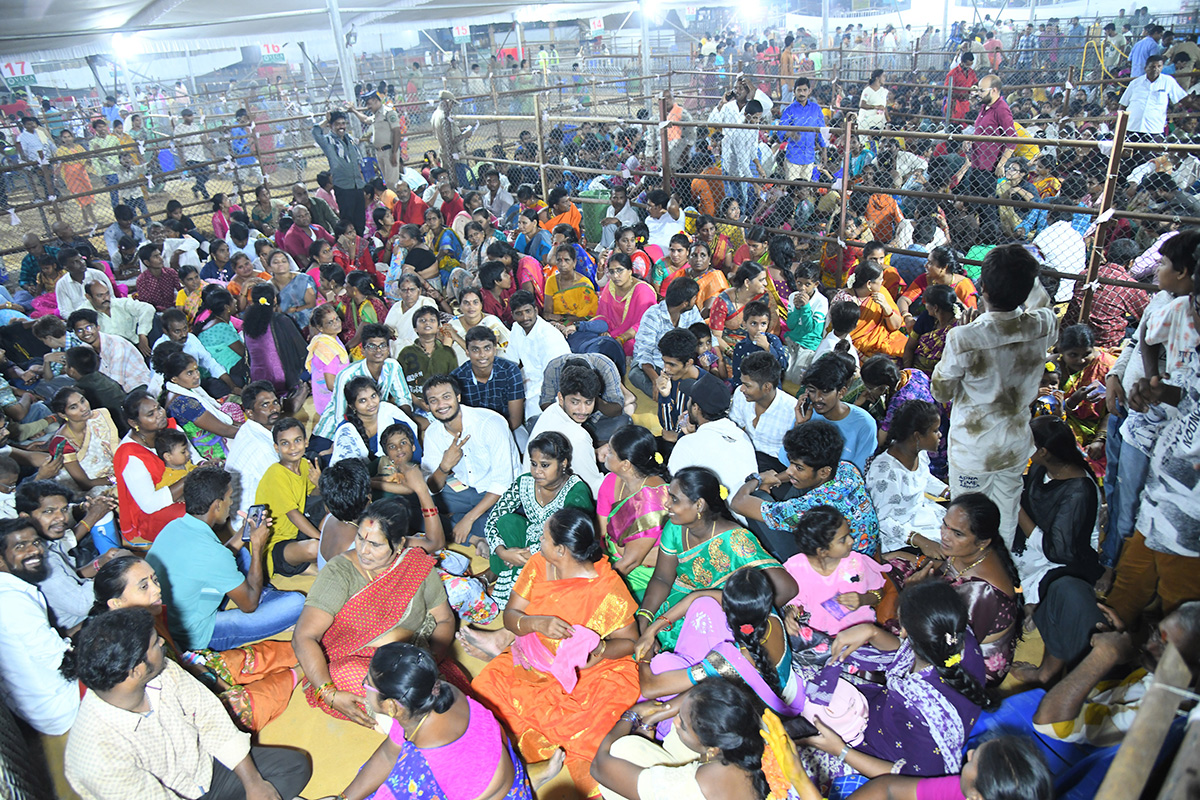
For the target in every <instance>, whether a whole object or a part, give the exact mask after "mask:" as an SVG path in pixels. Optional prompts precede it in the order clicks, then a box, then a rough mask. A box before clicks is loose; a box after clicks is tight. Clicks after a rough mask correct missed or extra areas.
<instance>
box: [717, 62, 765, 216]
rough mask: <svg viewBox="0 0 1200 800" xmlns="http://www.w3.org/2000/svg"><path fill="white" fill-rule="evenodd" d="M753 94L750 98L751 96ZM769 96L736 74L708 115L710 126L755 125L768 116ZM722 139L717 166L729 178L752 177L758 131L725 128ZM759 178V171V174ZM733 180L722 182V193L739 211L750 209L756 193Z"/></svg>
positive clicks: (756, 156)
mask: <svg viewBox="0 0 1200 800" xmlns="http://www.w3.org/2000/svg"><path fill="white" fill-rule="evenodd" d="M752 97H753V99H751V98H752ZM771 107H772V103H771V98H770V97H767V95H766V94H764V93H763V91H762V90H761V89H756V88H754V87H752V86H751V85H750V81H749V80H747V79H746V78H745V77H744V76H739V77H738V79H737V81H736V82H735V83H734V86H733V89H732V90H730V91H728V92H726V93H725V97H724V99H723V100H722V101H721V103H720V104H719V105H718V106H717V107H716V108H714V109H713V110H712V113H710V114H709V115H708V121H709V122H711V123H712V124H713V125H717V126H721V125H755V124H758V123H759V122H760V121H761V120H763V119H766V118H767V117H769V116H770V115H771ZM724 134H725V138H724V139H723V140H722V141H723V145H722V150H721V154H722V158H721V168H722V171H723V172H724V173H725V175H726V176H728V177H730V178H749V177H753V176H752V174H751V170H750V165H751V163H752V162H754V161H757V158H758V131H757V130H753V129H750V128H726V129H725V130H724ZM760 177H761V174H760ZM751 187H752V184H745V183H742V182H740V181H737V180H732V181H726V182H725V196H726V197H736V198H737V200H738V205H740V206H741V208H742V213H743V214H748V213H749V212H751V211H753V210H754V205H755V202H752V201H757V199H758V196H757V194H756V193H755V192H754V191H753V189H752V188H751Z"/></svg>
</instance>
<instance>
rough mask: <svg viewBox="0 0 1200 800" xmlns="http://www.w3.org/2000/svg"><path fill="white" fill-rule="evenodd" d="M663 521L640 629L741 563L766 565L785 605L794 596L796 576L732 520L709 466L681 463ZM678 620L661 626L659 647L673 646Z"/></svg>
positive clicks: (640, 614)
mask: <svg viewBox="0 0 1200 800" xmlns="http://www.w3.org/2000/svg"><path fill="white" fill-rule="evenodd" d="M667 495H668V505H667V508H668V513H667V523H666V524H665V525H663V532H662V538H661V539H660V540H659V543H658V555H657V561H656V563H655V565H654V574H653V576H652V577H651V578H650V582H649V584H648V585H647V586H646V593H645V595H644V596H643V598H642V602H641V607H640V608H638V610H637V616H638V626H639V628H640V629H641V631H645V629H646V628H647V627H648V626H649V625H650V623H652V622H653V621H654V620H655V618H657V617H659V616H662V615H663V614H665V613H666V612H667V611H669V610H670V609H671V607H672V606H674V605H675V604H676V603H678V602H679V601H680V600H682V599H683V598H684V597H686V596H687V595H688V594H690V593H692V592H695V591H699V590H701V589H720V588H721V587H722V586H723V585H724V584H725V581H726V580H728V578H729V576H730V575H732V574H733V573H734V572H735V571H736V570H738V569H740V568H741V567H751V568H753V569H761V570H765V571H766V574H767V578H768V579H769V580H770V581H771V585H772V586H773V587H774V589H775V602H776V603H777V604H778V605H783V604H784V603H786V602H787V601H788V600H790V599H792V598H793V597H795V596H796V591H797V589H796V582H795V581H794V580H792V578H791V576H790V575H788V574H787V572H785V571H784V569H783V566H782V565H781V564H780V563H779V562H778V561H776V560H775V559H773V558H771V556H770V554H769V553H767V551H766V550H764V549H763V548H762V545H760V544H759V543H758V540H757V539H755V538H754V534H752V533H750V531H748V530H746V529H745V528H743V527H742V526H741V525H739V524H738V523H736V522H734V521H733V519H732V515H731V514H730V512H729V508H728V507H727V506H726V505H725V498H726V497H728V496H729V489H728V488H726V487H725V486H722V485H721V482H720V480H719V479H718V478H717V475H716V473H715V472H713V471H712V470H710V469H708V468H707V467H687V468H685V469H681V470H680V471H679V473H678V474H677V475H675V476H674V478H673V480H672V481H671V484H670V488H669V489H668V492H667ZM679 634H680V631H679V630H678V629H677V626H672V627H667V628H665V629H663V630H662V631H660V632H659V634H658V640H659V642H660V643H661V644H662V645H663V647H673V646H674V645H675V641H676V639H677V638H678V637H679Z"/></svg>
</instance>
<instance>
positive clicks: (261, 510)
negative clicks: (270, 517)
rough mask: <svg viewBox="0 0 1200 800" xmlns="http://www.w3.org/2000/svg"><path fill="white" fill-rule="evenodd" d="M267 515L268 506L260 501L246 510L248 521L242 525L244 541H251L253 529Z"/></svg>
mask: <svg viewBox="0 0 1200 800" xmlns="http://www.w3.org/2000/svg"><path fill="white" fill-rule="evenodd" d="M266 516H267V507H266V506H265V505H262V504H261V503H260V504H257V505H252V506H250V510H249V511H247V512H246V522H245V524H243V525H242V541H243V542H248V541H250V533H251V531H253V530H254V529H255V528H257V527H258V526H259V525H261V524H262V521H263V519H264V518H265V517H266Z"/></svg>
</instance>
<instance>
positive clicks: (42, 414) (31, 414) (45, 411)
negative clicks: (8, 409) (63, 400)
mask: <svg viewBox="0 0 1200 800" xmlns="http://www.w3.org/2000/svg"><path fill="white" fill-rule="evenodd" d="M53 413H54V412H53V411H51V410H50V407H49V406H48V405H46V404H45V403H43V402H42V401H41V400H38V401H37V402H36V403H34V404H33V405H31V406H30V407H29V410H28V411H26V412H25V419H23V420H21V423H22V424H28V423H30V422H37V421H38V420H39V419H45V418H46V417H48V416H50V415H51V414H53Z"/></svg>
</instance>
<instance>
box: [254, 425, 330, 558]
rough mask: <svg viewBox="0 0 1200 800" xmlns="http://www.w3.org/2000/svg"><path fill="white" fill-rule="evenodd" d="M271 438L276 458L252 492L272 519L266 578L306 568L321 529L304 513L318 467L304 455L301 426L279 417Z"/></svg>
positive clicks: (305, 444)
mask: <svg viewBox="0 0 1200 800" xmlns="http://www.w3.org/2000/svg"><path fill="white" fill-rule="evenodd" d="M271 439H272V440H273V441H274V443H275V452H276V453H277V454H278V455H279V461H278V462H277V463H275V464H272V465H271V466H269V467H267V471H266V472H265V473H263V477H262V480H261V481H260V482H259V484H258V488H257V489H256V490H255V493H254V502H255V503H256V504H261V505H265V506H266V507H267V516H269V517H270V518H271V520H272V524H271V538H270V539H269V540H267V554H266V555H267V560H266V566H267V577H268V579H270V578H272V577H274V576H275V575H283V576H285V577H291V576H293V575H300V574H302V573H304V572H305V571H306V570H308V569H309V567H311V566H312V564H313V562H314V561H316V560H317V545H318V543H319V542H320V538H321V531H320V530H319V529H318V528H317V526H316V524H315V523H314V521H313V520H312V519H309V517H308V516H306V515H305V512H306V511H307V510H308V504H309V495H311V494H313V493H315V492H316V490H317V482H318V481H319V480H320V477H321V470H320V468H319V467H316V466H314V465H313V464H311V463H310V462H309V460H308V459H307V458H305V455H304V451H305V449H306V448H307V447H308V436H307V435H305V432H304V425H303V424H302V423H301V422H300V421H299V420H297V419H295V418H293V417H280V418H279V420H278V421H277V422H276V423H275V424H274V425H273V426H271ZM313 571H314V572H315V570H313Z"/></svg>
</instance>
